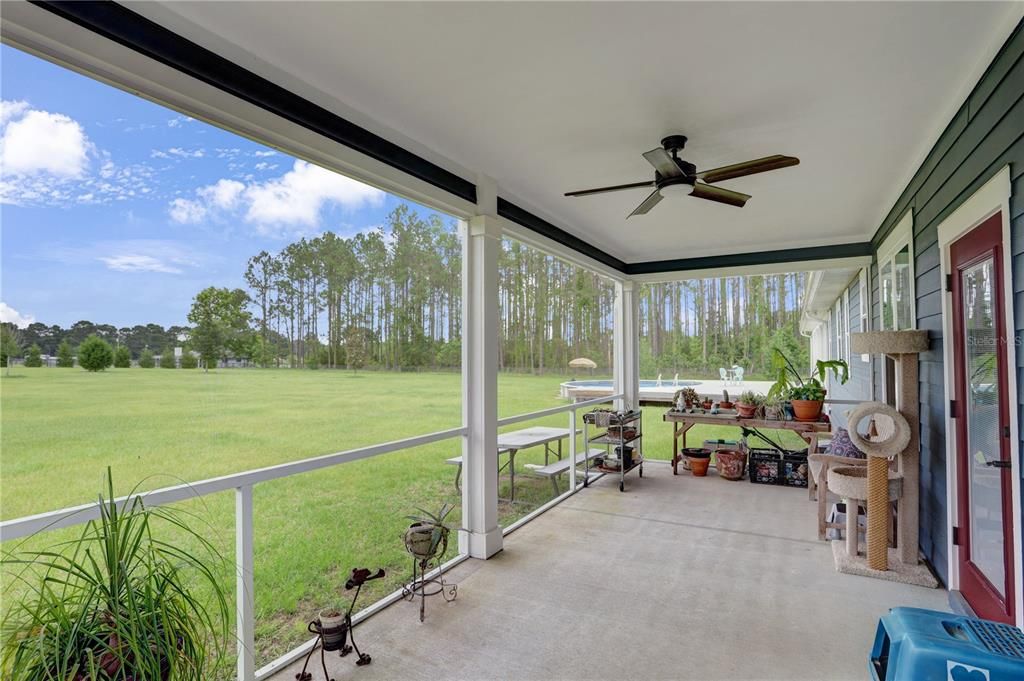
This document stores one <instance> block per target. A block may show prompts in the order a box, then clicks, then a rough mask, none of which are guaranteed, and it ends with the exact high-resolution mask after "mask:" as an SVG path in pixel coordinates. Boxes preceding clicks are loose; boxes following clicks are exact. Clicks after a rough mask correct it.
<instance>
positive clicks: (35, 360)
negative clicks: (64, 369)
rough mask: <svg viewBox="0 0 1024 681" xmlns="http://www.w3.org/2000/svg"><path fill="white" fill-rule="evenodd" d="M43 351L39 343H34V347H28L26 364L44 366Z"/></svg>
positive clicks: (28, 365)
mask: <svg viewBox="0 0 1024 681" xmlns="http://www.w3.org/2000/svg"><path fill="white" fill-rule="evenodd" d="M42 354H43V351H42V349H41V348H40V347H39V345H38V344H36V343H33V344H32V347H30V348H29V349H28V352H27V353H26V354H25V366H27V367H41V366H43V358H42Z"/></svg>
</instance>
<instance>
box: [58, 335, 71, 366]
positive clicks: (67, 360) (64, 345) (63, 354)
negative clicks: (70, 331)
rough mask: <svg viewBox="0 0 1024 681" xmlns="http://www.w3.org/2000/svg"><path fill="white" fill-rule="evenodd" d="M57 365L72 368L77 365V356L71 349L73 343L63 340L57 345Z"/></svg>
mask: <svg viewBox="0 0 1024 681" xmlns="http://www.w3.org/2000/svg"><path fill="white" fill-rule="evenodd" d="M57 366H59V367H60V368H62V369H70V368H71V367H73V366H75V356H74V353H72V351H71V343H68V342H67V340H62V341H61V342H60V345H58V346H57Z"/></svg>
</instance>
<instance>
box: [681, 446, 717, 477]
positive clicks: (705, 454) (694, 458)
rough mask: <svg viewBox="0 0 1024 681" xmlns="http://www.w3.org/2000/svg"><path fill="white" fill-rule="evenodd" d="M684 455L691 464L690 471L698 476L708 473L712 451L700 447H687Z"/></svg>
mask: <svg viewBox="0 0 1024 681" xmlns="http://www.w3.org/2000/svg"><path fill="white" fill-rule="evenodd" d="M683 456H684V457H686V462H687V463H688V464H689V466H687V468H689V470H690V472H691V473H693V474H694V475H695V476H696V477H698V478H703V477H704V476H706V475H707V474H708V464H709V463H711V452H709V451H708V450H706V449H701V448H699V447H687V448H686V449H684V450H683Z"/></svg>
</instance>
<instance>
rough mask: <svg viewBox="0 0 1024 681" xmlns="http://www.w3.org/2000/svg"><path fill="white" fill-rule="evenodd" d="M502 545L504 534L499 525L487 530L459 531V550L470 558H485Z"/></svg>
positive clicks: (498, 549)
mask: <svg viewBox="0 0 1024 681" xmlns="http://www.w3.org/2000/svg"><path fill="white" fill-rule="evenodd" d="M503 547H504V535H503V533H502V531H501V528H500V527H495V528H494V529H493V530H488V531H487V532H459V552H460V553H467V554H469V556H470V557H471V558H480V559H481V560H487V559H488V558H490V557H491V556H493V555H494V554H496V553H498V552H499V551H501V549H502V548H503Z"/></svg>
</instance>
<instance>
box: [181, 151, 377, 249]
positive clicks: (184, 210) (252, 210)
mask: <svg viewBox="0 0 1024 681" xmlns="http://www.w3.org/2000/svg"><path fill="white" fill-rule="evenodd" d="M247 182H248V183H247V184H246V183H242V182H239V181H237V180H227V179H222V180H219V181H218V182H217V183H215V184H212V185H207V186H205V187H200V188H199V189H197V190H196V191H195V198H191V199H188V198H181V197H179V198H176V199H174V200H173V201H171V202H170V204H169V205H168V212H169V214H170V216H171V219H172V220H174V221H175V222H179V223H196V222H201V221H202V220H204V219H205V218H207V217H208V216H210V215H211V213H212V214H221V215H226V214H230V213H234V212H235V211H241V213H242V216H243V217H244V219H245V221H246V222H248V223H250V224H252V225H255V226H256V229H257V231H259V232H260V233H263V234H277V233H280V232H282V231H291V232H301V231H308V230H311V229H315V228H317V227H319V225H320V216H321V213H322V211H323V209H324V207H325V206H327V205H337V206H341V207H343V208H346V209H349V210H355V209H358V208H361V207H363V206H367V205H369V206H379V205H380V204H381V203H383V201H384V196H385V194H384V192H382V191H381V190H379V189H375V188H374V187H370V186H368V185H365V184H363V183H362V182H358V181H356V180H353V179H350V178H348V177H345V176H344V175H339V174H337V173H334V172H331V171H329V170H324V169H323V168H321V167H319V166H315V165H312V164H310V163H306V162H305V161H295V164H294V166H293V167H292V169H291V170H289V171H288V172H286V173H285V174H284V175H281V176H280V177H276V178H273V179H270V180H266V181H255V180H253V179H251V177H249V179H248V180H247Z"/></svg>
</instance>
